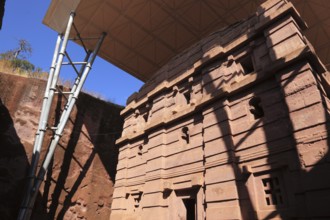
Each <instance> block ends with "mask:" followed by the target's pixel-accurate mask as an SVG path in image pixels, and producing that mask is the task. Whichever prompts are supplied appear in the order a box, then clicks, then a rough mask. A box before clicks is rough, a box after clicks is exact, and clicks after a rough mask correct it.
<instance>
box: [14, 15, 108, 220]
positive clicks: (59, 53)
mask: <svg viewBox="0 0 330 220" xmlns="http://www.w3.org/2000/svg"><path fill="white" fill-rule="evenodd" d="M73 19H74V13H71V14H70V17H69V20H68V24H67V28H66V31H65V34H64V37H62V36H61V35H59V36H58V39H57V42H56V46H55V51H54V56H53V60H52V64H51V68H50V71H49V78H48V81H47V85H46V90H45V95H44V100H43V104H42V109H41V115H40V120H39V126H38V130H37V133H36V136H35V142H34V149H33V155H32V160H31V166H30V170H29V175H28V183H27V189H26V194H25V197H24V199H23V202H22V205H21V208H20V212H19V215H18V220H28V219H30V216H31V214H32V209H33V206H34V202H35V199H36V197H37V194H38V191H39V188H40V185H41V183H42V181H43V179H44V176H45V174H46V172H47V169H48V166H49V163H50V161H51V159H52V157H53V155H54V151H55V148H56V146H57V144H58V142H59V140H60V138H61V136H62V133H63V130H64V128H65V125H66V123H67V121H68V119H69V116H70V113H71V111H72V109H73V107H74V105H75V103H76V100H77V99H78V96H79V93H80V91H81V89H82V86H83V84H84V82H85V80H86V78H87V76H88V73H89V71H90V70H91V68H92V65H93V63H94V60H95V58H96V56H97V53H98V51H99V49H100V47H101V45H102V42H103V40H104V38H105V35H106V34H105V33H103V34H102V36H101V37H100V38H99V41H98V43H97V44H96V46H95V48H94V50H93V51H92V52H91V51H86V53H87V54H86V57H85V59H84V61H83V62H79V64H80V65H81V68H80V71H79V72H78V71H77V69H76V67H75V66H74V64H73V62H72V61H71V59H70V58H69V57H68V54H67V52H66V47H67V44H68V39H69V35H70V31H71V28H72V26H73ZM76 31H77V30H76ZM77 34H78V35H79V33H77ZM79 37H80V36H79ZM81 40H82V39H81ZM60 45H61V49H60V50H59V48H60ZM64 56H67V58H68V59H69V62H70V63H71V64H72V67H73V68H74V70H75V71H76V73H77V78H76V80H75V83H74V85H73V87H72V89H71V91H70V92H69V93H68V94H70V95H69V97H68V100H67V103H66V105H65V107H64V110H63V112H62V115H61V118H60V121H59V123H58V125H56V127H52V129H53V130H54V135H53V138H52V139H51V143H50V145H49V146H50V147H49V149H48V152H47V154H46V156H45V159H44V161H43V164H42V167H41V168H40V169H39V172H38V175H37V176H36V173H37V166H38V162H39V158H40V151H41V147H42V144H43V140H44V135H45V132H46V129H47V126H48V124H47V122H48V118H49V112H50V108H51V105H52V102H53V98H54V95H55V94H57V93H59V92H58V91H56V90H57V82H58V79H59V75H60V71H61V66H62V65H65V64H66V63H64V62H63V59H64Z"/></svg>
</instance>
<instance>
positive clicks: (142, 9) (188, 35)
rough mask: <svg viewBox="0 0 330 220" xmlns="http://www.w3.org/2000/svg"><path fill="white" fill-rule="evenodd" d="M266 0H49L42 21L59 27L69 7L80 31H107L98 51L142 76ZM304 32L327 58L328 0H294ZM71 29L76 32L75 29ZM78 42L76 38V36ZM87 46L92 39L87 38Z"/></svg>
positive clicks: (87, 33)
mask: <svg viewBox="0 0 330 220" xmlns="http://www.w3.org/2000/svg"><path fill="white" fill-rule="evenodd" d="M262 2H264V0H193V1H192V0H134V1H132V0H93V1H91V0H52V2H51V5H50V7H49V9H48V11H47V14H46V16H45V18H44V24H46V25H47V26H49V27H50V28H52V29H54V30H55V31H57V32H59V33H63V32H64V29H65V25H66V23H67V20H68V17H69V13H70V11H75V12H76V17H75V21H74V22H75V25H76V26H77V29H78V30H79V32H80V34H81V36H82V37H97V36H99V35H100V34H101V33H102V32H106V33H107V37H106V39H105V41H104V43H103V45H102V47H101V49H100V52H99V56H101V57H102V58H104V59H105V60H107V61H109V62H111V63H112V64H114V65H116V66H118V67H119V68H121V69H123V70H124V71H126V72H128V73H130V74H131V75H133V76H135V77H137V78H139V79H140V80H142V81H146V80H148V79H149V78H150V77H151V76H152V75H153V73H155V72H156V70H158V69H159V68H160V67H162V66H163V65H164V64H166V63H167V62H168V61H169V60H170V59H171V58H172V57H174V56H175V55H177V54H178V53H180V52H181V51H183V50H184V49H186V48H188V47H189V46H191V45H192V44H194V43H196V42H197V41H199V40H200V39H202V38H204V37H205V36H207V35H208V34H210V33H211V32H213V31H215V30H217V29H219V28H222V27H225V26H228V25H230V24H232V23H234V22H236V21H239V20H242V19H244V18H247V17H248V16H250V15H251V14H253V13H255V11H256V9H257V7H258V6H259V5H260V4H261V3H262ZM291 2H293V4H294V5H295V7H296V8H297V10H298V11H299V12H300V14H301V16H302V17H303V19H304V20H305V21H306V22H307V24H308V26H309V29H308V30H306V32H305V34H306V35H307V38H308V39H309V40H310V41H311V43H312V44H313V45H314V47H315V48H316V51H317V53H318V55H319V57H320V58H321V60H322V61H323V62H324V63H325V64H326V65H327V66H328V64H329V63H330V54H329V51H330V13H329V11H330V4H329V2H328V0H292V1H291ZM73 34H74V32H73ZM78 43H79V42H78ZM86 45H87V47H89V49H92V48H93V45H94V43H93V42H92V41H88V42H87V43H86Z"/></svg>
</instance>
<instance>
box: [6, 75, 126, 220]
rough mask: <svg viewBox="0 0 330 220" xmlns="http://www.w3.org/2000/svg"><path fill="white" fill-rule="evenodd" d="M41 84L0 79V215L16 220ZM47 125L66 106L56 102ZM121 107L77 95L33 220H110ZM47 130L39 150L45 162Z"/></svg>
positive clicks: (61, 99)
mask: <svg viewBox="0 0 330 220" xmlns="http://www.w3.org/2000/svg"><path fill="white" fill-rule="evenodd" d="M44 88H45V82H44V81H41V80H37V79H28V78H22V77H19V76H13V75H8V74H0V99H1V103H0V216H1V219H15V218H16V215H17V213H18V209H19V205H20V203H21V199H22V195H23V191H24V186H25V183H26V174H27V170H28V168H29V164H30V160H31V157H32V150H33V143H34V136H35V133H36V129H37V126H38V121H39V112H40V109H41V104H42V100H43V93H44ZM53 103H54V104H53V106H52V107H51V116H50V119H49V122H48V123H49V126H54V125H55V124H56V123H57V122H58V120H59V117H60V112H61V110H62V109H63V105H64V104H65V97H64V96H58V97H55V100H54V102H53ZM121 109H122V108H121V107H120V106H116V105H114V104H110V103H106V102H104V101H101V100H98V99H95V98H93V97H91V96H89V95H86V94H81V96H80V97H79V99H78V101H77V105H76V107H75V109H74V111H73V113H72V114H71V116H70V120H69V122H68V124H67V126H66V128H65V130H64V132H63V137H62V139H61V141H60V143H59V145H58V147H57V149H56V151H55V154H54V159H53V161H52V164H51V166H50V168H49V170H48V173H47V176H46V177H45V181H44V183H43V184H42V186H41V187H40V193H39V195H38V199H37V202H36V206H35V210H34V212H33V215H32V219H54V218H59V219H108V218H109V215H110V206H111V202H112V192H113V181H114V178H115V173H116V165H117V156H118V149H117V148H116V147H115V140H116V139H117V138H118V137H119V136H120V133H121V130H122V120H121V118H120V116H119V112H120V110H121ZM50 137H51V131H47V133H46V137H45V142H44V145H43V148H42V151H41V157H42V158H43V156H44V154H45V152H46V149H47V146H48V144H49V140H50Z"/></svg>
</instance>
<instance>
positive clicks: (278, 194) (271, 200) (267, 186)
mask: <svg viewBox="0 0 330 220" xmlns="http://www.w3.org/2000/svg"><path fill="white" fill-rule="evenodd" d="M262 185H263V187H264V191H265V200H266V204H267V205H268V206H270V205H283V195H282V190H281V186H280V182H279V178H278V177H272V178H264V179H262Z"/></svg>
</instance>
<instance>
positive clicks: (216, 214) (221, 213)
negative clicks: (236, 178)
mask: <svg viewBox="0 0 330 220" xmlns="http://www.w3.org/2000/svg"><path fill="white" fill-rule="evenodd" d="M207 207H208V208H207V210H206V218H207V219H210V220H219V219H223V220H229V219H241V211H240V208H239V204H238V202H237V201H234V202H232V201H228V202H221V203H208V204H207Z"/></svg>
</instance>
